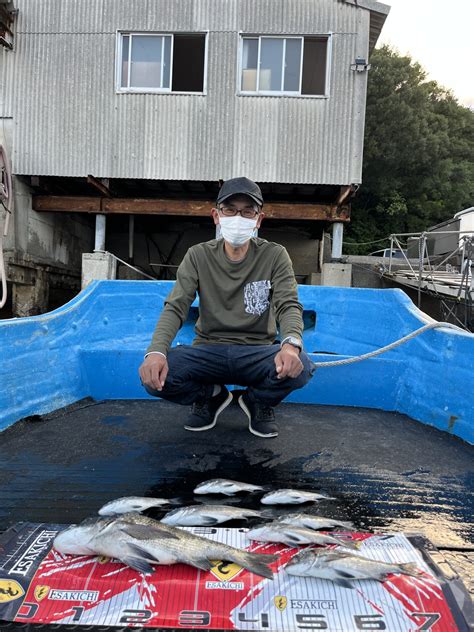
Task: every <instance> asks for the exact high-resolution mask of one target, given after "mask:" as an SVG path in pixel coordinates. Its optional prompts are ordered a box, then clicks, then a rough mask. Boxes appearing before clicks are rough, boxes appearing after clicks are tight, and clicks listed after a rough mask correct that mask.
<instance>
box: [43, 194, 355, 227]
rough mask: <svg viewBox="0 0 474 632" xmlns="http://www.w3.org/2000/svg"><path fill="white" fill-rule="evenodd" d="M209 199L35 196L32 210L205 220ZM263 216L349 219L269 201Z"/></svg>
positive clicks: (341, 211) (315, 207) (319, 208)
mask: <svg viewBox="0 0 474 632" xmlns="http://www.w3.org/2000/svg"><path fill="white" fill-rule="evenodd" d="M214 204H215V202H214V201H213V200H183V199H181V200H173V199H154V198H150V199H147V198H90V197H60V196H35V197H34V198H33V208H34V210H35V211H52V212H61V211H62V212H67V213H105V214H111V215H114V214H122V213H127V214H133V213H137V214H140V215H181V216H191V217H208V216H209V215H210V214H211V209H212V208H213V207H214ZM263 211H264V213H265V217H268V218H269V219H292V220H323V221H329V222H331V221H332V222H336V221H337V222H347V221H349V219H350V207H349V206H341V207H338V206H337V205H336V204H307V203H291V202H270V203H268V204H265V205H264V207H263Z"/></svg>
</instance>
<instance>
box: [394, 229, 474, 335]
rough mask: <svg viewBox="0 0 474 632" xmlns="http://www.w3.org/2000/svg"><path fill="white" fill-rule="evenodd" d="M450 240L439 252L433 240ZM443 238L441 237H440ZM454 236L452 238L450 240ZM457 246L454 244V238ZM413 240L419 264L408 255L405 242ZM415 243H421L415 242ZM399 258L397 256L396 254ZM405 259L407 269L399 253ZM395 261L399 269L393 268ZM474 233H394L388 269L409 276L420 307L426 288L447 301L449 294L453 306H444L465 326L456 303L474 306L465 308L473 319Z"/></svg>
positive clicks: (395, 273)
mask: <svg viewBox="0 0 474 632" xmlns="http://www.w3.org/2000/svg"><path fill="white" fill-rule="evenodd" d="M443 237H444V238H445V242H446V243H449V242H450V241H451V246H450V247H449V248H447V251H444V252H437V250H440V249H439V248H438V249H437V248H436V247H435V246H434V245H433V243H434V242H435V241H437V242H438V244H439V243H441V240H442V239H443ZM440 238H441V239H440ZM450 238H451V239H450ZM453 238H454V241H455V244H456V245H455V246H454V247H452V241H453ZM410 240H411V242H412V243H411V246H412V248H413V246H415V247H416V245H418V265H416V263H414V259H413V258H411V257H409V256H408V252H407V250H406V243H404V242H408V241H410ZM416 242H418V243H417V244H416ZM395 252H396V253H397V255H398V257H397V258H396V259H395V257H394V256H393V255H394V253H395ZM399 253H401V255H402V257H403V259H404V260H405V261H406V264H407V266H408V268H407V269H406V270H405V269H401V268H400V262H401V259H400V254H399ZM394 262H396V263H397V264H398V265H397V269H396V270H395V269H394V265H393V264H394ZM473 268H474V233H473V231H472V230H470V231H468V230H466V231H438V230H437V231H424V232H419V233H394V234H392V235H390V255H389V263H388V270H386V271H385V272H386V275H387V276H389V277H395V276H396V277H397V278H401V277H406V280H407V281H408V284H409V285H411V287H413V288H414V289H416V290H417V293H418V307H420V306H421V295H422V292H423V291H428V292H430V293H432V294H434V295H436V296H437V297H438V298H439V299H440V300H442V301H444V300H445V299H446V298H447V297H449V301H450V302H451V303H452V305H451V306H449V305H445V307H446V309H447V310H448V312H449V314H448V315H450V316H453V317H454V318H455V320H457V321H458V323H459V324H460V325H461V326H462V327H465V328H466V325H467V324H468V323H467V322H462V321H461V320H460V319H459V318H458V317H457V315H456V313H455V312H456V305H457V304H459V303H460V302H463V303H467V304H468V305H469V306H470V308H471V309H469V310H466V311H465V314H466V317H465V319H464V320H466V318H468V319H470V316H469V312H470V311H472V306H473V303H474V276H473Z"/></svg>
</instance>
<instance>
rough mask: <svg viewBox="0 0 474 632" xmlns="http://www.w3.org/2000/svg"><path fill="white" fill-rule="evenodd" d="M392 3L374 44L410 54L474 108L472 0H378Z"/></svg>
mask: <svg viewBox="0 0 474 632" xmlns="http://www.w3.org/2000/svg"><path fill="white" fill-rule="evenodd" d="M381 1H382V2H383V3H384V4H388V5H389V6H390V7H391V11H390V14H389V16H388V18H387V20H386V22H385V25H384V27H383V30H382V34H381V36H380V38H379V40H378V43H377V47H380V46H381V45H382V44H390V45H391V46H393V47H394V48H396V49H397V50H398V51H399V52H400V53H401V54H403V55H405V54H407V53H408V54H410V56H411V57H412V58H413V60H414V61H417V62H419V63H420V64H421V65H422V66H423V68H424V69H425V70H426V71H427V73H428V76H429V79H434V80H436V81H437V82H438V83H439V84H441V85H442V86H444V87H445V88H449V89H450V90H451V91H452V92H453V93H454V96H455V97H456V98H457V99H458V100H459V102H460V103H462V104H463V105H466V106H469V107H471V108H474V46H473V39H474V37H473V30H474V0H381Z"/></svg>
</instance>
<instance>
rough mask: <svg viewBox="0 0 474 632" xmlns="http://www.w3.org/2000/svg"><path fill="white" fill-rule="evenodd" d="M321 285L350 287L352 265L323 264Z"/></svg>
mask: <svg viewBox="0 0 474 632" xmlns="http://www.w3.org/2000/svg"><path fill="white" fill-rule="evenodd" d="M321 285H326V286H333V287H351V285H352V265H351V264H350V263H323V271H322V275H321Z"/></svg>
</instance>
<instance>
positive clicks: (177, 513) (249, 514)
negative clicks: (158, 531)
mask: <svg viewBox="0 0 474 632" xmlns="http://www.w3.org/2000/svg"><path fill="white" fill-rule="evenodd" d="M247 518H261V513H260V511H255V510H254V509H245V508H242V507H228V506H227V505H190V506H189V507H179V508H178V509H173V511H169V512H168V513H167V514H166V515H165V516H164V517H163V518H161V520H160V522H163V523H164V524H171V525H174V526H180V527H193V526H199V525H208V526H211V525H215V524H220V523H221V522H226V521H227V520H247Z"/></svg>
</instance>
